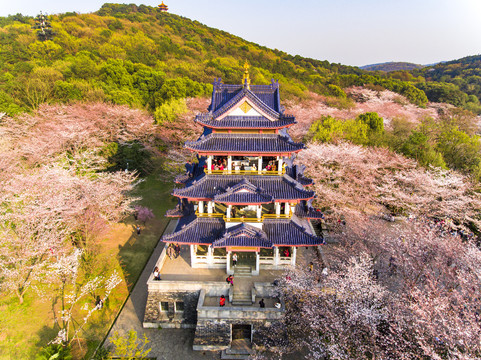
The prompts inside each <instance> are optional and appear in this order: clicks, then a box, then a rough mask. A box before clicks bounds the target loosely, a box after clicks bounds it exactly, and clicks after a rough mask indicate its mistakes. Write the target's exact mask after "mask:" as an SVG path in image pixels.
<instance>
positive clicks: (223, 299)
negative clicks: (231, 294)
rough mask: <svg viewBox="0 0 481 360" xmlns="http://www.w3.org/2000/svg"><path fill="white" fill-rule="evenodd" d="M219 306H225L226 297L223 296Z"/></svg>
mask: <svg viewBox="0 0 481 360" xmlns="http://www.w3.org/2000/svg"><path fill="white" fill-rule="evenodd" d="M219 305H220V306H225V296H224V295H221V296H220V300H219Z"/></svg>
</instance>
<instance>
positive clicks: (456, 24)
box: [0, 0, 481, 66]
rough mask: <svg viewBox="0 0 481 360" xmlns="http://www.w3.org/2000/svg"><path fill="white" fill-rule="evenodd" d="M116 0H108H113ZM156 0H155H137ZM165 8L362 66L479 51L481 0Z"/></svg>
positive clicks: (75, 5)
mask: <svg viewBox="0 0 481 360" xmlns="http://www.w3.org/2000/svg"><path fill="white" fill-rule="evenodd" d="M104 2H105V1H102V0H80V1H79V0H76V1H73V0H49V1H45V2H42V1H41V0H40V1H39V0H16V1H11V0H0V16H6V15H8V14H16V13H22V14H24V15H32V16H35V15H36V14H38V13H39V12H40V11H42V12H44V13H48V14H56V13H62V12H67V11H76V12H80V13H88V12H94V11H96V10H98V9H99V8H100V7H101V6H102V4H103V3H104ZM112 2H113V1H112ZM142 3H143V4H145V5H150V6H157V5H158V4H159V3H160V1H153V0H144V1H143V2H138V3H136V4H137V5H140V4H142ZM165 3H166V4H167V5H168V6H169V11H170V12H172V13H174V14H178V15H182V16H185V17H187V18H190V19H193V20H198V21H200V22H201V23H203V24H206V25H208V26H211V27H214V28H218V29H221V30H225V31H227V32H230V33H232V34H234V35H237V36H240V37H242V38H244V39H246V40H249V41H252V42H255V43H258V44H260V45H264V46H267V47H269V48H277V49H279V50H283V51H285V52H287V53H290V54H293V55H296V54H299V55H301V56H305V57H311V58H314V59H319V60H328V61H330V62H336V63H341V64H346V65H356V66H362V65H366V64H373V63H379V62H386V61H408V62H414V63H419V64H430V63H434V62H438V61H443V60H453V59H458V58H461V57H464V56H468V55H478V54H480V53H481V0H396V1H394V0H301V1H295V0H291V1H287V0H277V1H272V0H257V1H254V0H204V1H199V0H195V1H194V0H165Z"/></svg>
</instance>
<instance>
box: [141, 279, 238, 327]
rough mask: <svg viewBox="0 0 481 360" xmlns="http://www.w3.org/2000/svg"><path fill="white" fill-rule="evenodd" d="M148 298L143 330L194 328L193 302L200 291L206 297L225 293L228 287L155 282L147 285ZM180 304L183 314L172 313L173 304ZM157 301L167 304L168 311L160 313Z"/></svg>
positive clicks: (195, 312)
mask: <svg viewBox="0 0 481 360" xmlns="http://www.w3.org/2000/svg"><path fill="white" fill-rule="evenodd" d="M147 287H148V296H147V303H146V306H145V315H144V322H143V326H144V327H145V328H155V327H158V326H161V327H163V328H195V324H196V322H197V303H198V300H199V293H200V291H201V290H202V289H203V290H204V291H205V292H206V293H207V294H209V295H212V296H220V294H227V293H228V291H229V288H230V286H229V285H228V284H226V283H225V282H224V281H223V282H218V281H197V282H194V281H164V280H161V281H156V280H153V279H149V281H148V282H147ZM176 301H182V302H183V303H184V311H183V312H182V313H181V312H178V311H177V312H176V311H175V310H176V309H175V305H174V304H175V302H176ZM161 302H168V303H169V305H168V311H161V310H160V304H161Z"/></svg>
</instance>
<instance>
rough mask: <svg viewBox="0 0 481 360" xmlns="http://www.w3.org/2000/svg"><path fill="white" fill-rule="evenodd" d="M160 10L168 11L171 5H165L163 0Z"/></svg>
mask: <svg viewBox="0 0 481 360" xmlns="http://www.w3.org/2000/svg"><path fill="white" fill-rule="evenodd" d="M159 10H160V11H167V10H169V7H168V6H167V5H165V4H164V2H163V1H162V4H160V5H159Z"/></svg>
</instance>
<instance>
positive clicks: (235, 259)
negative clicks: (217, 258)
mask: <svg viewBox="0 0 481 360" xmlns="http://www.w3.org/2000/svg"><path fill="white" fill-rule="evenodd" d="M232 265H233V266H236V265H237V254H236V253H233V254H232Z"/></svg>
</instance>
